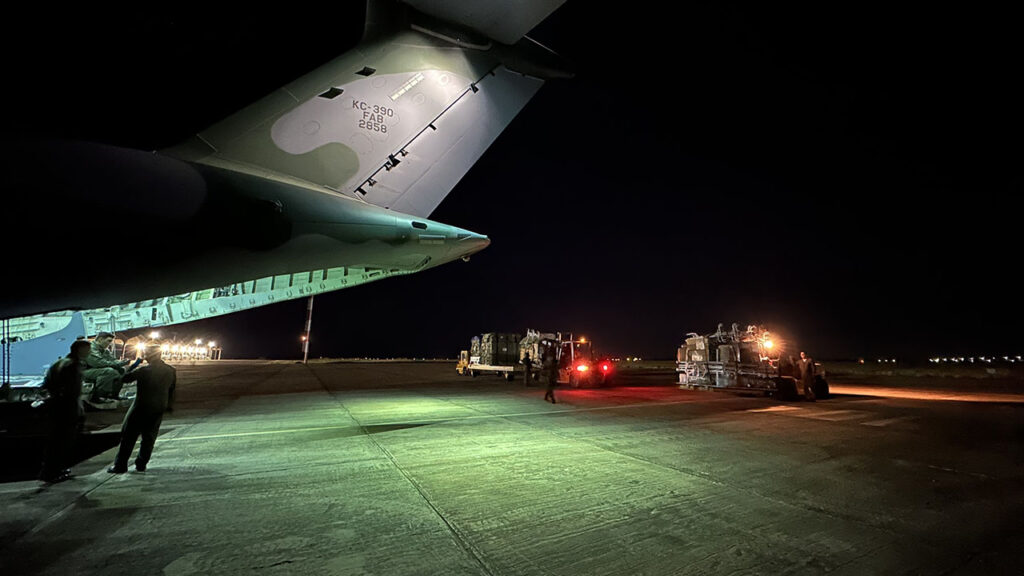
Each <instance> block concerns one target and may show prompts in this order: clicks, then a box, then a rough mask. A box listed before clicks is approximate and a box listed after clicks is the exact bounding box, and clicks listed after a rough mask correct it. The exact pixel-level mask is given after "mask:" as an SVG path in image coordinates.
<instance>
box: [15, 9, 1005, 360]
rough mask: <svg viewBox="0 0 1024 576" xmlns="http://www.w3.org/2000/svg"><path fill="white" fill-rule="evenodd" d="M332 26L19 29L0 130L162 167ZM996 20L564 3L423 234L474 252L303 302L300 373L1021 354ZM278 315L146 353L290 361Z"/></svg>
mask: <svg viewBox="0 0 1024 576" xmlns="http://www.w3.org/2000/svg"><path fill="white" fill-rule="evenodd" d="M361 4H362V3H361V2H356V3H353V4H352V6H354V7H358V6H361ZM993 10H994V9H993ZM357 13H358V14H357ZM339 14H340V15H344V16H349V17H350V18H347V19H346V18H324V19H320V20H316V21H313V22H312V23H311V22H310V21H309V19H308V16H306V15H300V14H294V13H289V14H283V15H282V14H278V13H271V12H267V13H258V12H257V13H249V14H245V15H241V16H238V15H232V16H230V17H229V16H225V15H208V14H185V13H180V14H178V13H172V12H168V11H155V10H154V11H151V12H133V13H131V14H120V13H118V14H98V13H94V12H90V13H87V14H81V15H64V16H62V17H61V20H60V21H53V20H52V19H49V18H46V19H43V16H41V15H40V16H39V18H40V19H42V20H40V21H45V22H46V26H45V28H46V29H45V31H43V32H40V33H38V34H37V33H36V32H35V31H33V36H32V37H31V38H29V39H26V38H8V39H6V40H5V41H4V42H5V46H4V48H5V50H4V53H5V58H6V59H9V61H8V62H5V68H6V69H7V70H8V71H9V73H10V77H11V78H12V79H13V80H12V81H11V83H10V86H11V87H12V88H11V89H10V90H9V93H8V94H7V95H6V96H5V98H7V100H5V104H6V108H7V109H8V110H11V111H13V112H12V118H11V119H10V122H9V123H8V126H7V127H6V128H5V131H6V132H8V135H33V136H35V135H42V136H47V137H63V138H72V139H83V140H90V141H97V142H104V143H108V144H114V145H119V146H125V147H132V148H140V149H145V150H154V149H159V148H163V147H166V146H169V145H172V144H175V143H177V142H179V141H181V140H183V139H184V138H187V137H188V136H190V135H192V134H195V133H196V132H199V131H201V130H202V129H204V128H205V127H207V126H209V125H210V124H212V123H214V122H217V121H219V120H221V119H222V118H224V117H226V116H227V115H229V114H231V113H232V112H234V111H236V110H238V109H240V108H242V107H244V106H246V105H248V104H250V103H252V102H254V101H256V100H258V99H259V98H261V97H262V96H264V95H266V94H267V93H269V92H270V91H272V90H274V89H276V88H278V87H280V86H282V85H284V84H286V83H287V82H289V81H291V80H293V79H295V78H297V77H299V76H302V75H304V74H305V73H307V72H309V71H311V70H312V69H314V68H316V67H317V66H319V65H321V64H323V63H325V62H327V61H328V60H330V59H331V58H333V57H334V56H336V55H338V54H340V53H341V52H342V51H343V50H344V49H347V48H348V47H350V46H351V45H352V43H353V42H355V40H356V37H357V36H358V33H359V31H360V29H361V27H362V13H361V9H357V8H352V9H351V10H350V11H348V12H343V11H339ZM75 16H79V17H75ZM29 20H31V18H29ZM328 21H329V22H328ZM1012 21H1013V20H1012V19H1011V18H1009V15H1008V14H1004V15H1000V14H998V13H995V12H992V11H990V12H988V13H985V14H981V13H980V10H978V12H970V11H964V9H962V8H959V9H954V8H952V7H946V8H943V7H937V6H936V7H931V8H929V10H927V11H921V10H916V9H912V8H893V7H891V6H889V7H885V8H883V7H870V6H864V5H861V4H858V5H851V6H833V5H829V6H815V7H812V8H808V7H802V8H800V9H799V10H797V9H795V8H779V7H771V6H736V5H731V6H723V5H720V4H717V3H697V4H688V5H687V6H686V7H680V8H678V9H677V12H675V13H673V14H671V15H670V14H664V13H662V12H661V11H660V9H659V8H657V7H651V8H650V9H644V8H643V5H642V4H640V5H637V4H635V3H631V4H630V9H629V13H628V14H620V13H615V12H613V11H609V10H606V9H603V8H600V7H597V6H592V5H588V4H587V3H580V2H578V0H569V1H568V2H567V3H566V4H565V5H564V6H562V7H561V8H559V9H558V10H557V11H556V12H555V13H554V14H552V15H551V17H549V19H548V20H547V21H545V22H543V23H542V24H541V25H540V26H538V28H537V29H536V30H534V32H533V33H532V34H531V37H534V38H535V39H536V40H538V41H539V42H540V43H542V44H543V45H545V46H547V47H549V48H551V49H552V50H554V51H555V52H557V53H559V54H561V55H562V56H563V57H564V58H565V59H566V60H568V61H569V62H571V63H572V64H573V66H574V67H575V69H576V71H577V74H576V77H575V78H573V79H569V80H553V81H550V82H548V83H547V84H546V85H545V86H544V87H543V88H541V90H540V92H539V93H538V94H537V96H536V97H535V98H534V99H533V100H532V101H531V102H530V103H528V104H527V106H526V108H525V109H524V110H523V111H522V112H521V113H520V114H519V116H518V117H517V118H516V119H515V120H514V121H513V122H512V124H511V125H510V126H509V127H508V128H507V129H506V130H505V132H504V133H503V134H502V135H501V136H499V138H498V139H497V141H496V142H495V143H494V144H493V145H492V146H491V148H490V149H489V150H488V151H487V152H486V153H485V154H484V156H483V158H481V160H480V161H479V162H478V163H477V164H476V165H475V166H474V167H473V168H472V169H471V170H470V172H469V173H468V174H467V175H466V176H465V178H463V180H462V181H461V182H460V183H459V184H458V185H457V186H456V187H455V189H454V190H453V191H452V192H451V193H450V194H449V195H448V197H447V198H446V199H445V200H444V202H443V203H442V204H441V205H440V207H439V208H438V209H437V211H435V212H434V213H433V214H432V215H431V216H430V218H431V219H433V220H437V221H440V222H444V223H447V224H452V225H455V226H460V227H463V228H467V229H470V230H473V231H475V232H479V233H482V234H487V235H488V236H489V237H490V238H491V241H492V244H491V246H490V247H488V248H487V249H486V250H484V251H482V252H480V253H479V254H477V255H475V256H473V258H472V259H471V260H470V262H468V263H462V262H455V263H451V264H448V265H445V266H441V267H438V268H436V269H431V270H427V271H425V272H421V273H417V274H413V275H409V276H404V277H397V278H392V279H387V280H383V281H380V282H376V283H371V284H368V285H365V286H360V287H356V288H351V289H346V290H341V291H338V292H333V293H329V294H323V295H320V296H317V297H316V298H315V304H314V311H313V325H312V327H313V330H312V338H311V346H310V357H320V356H326V357H391V356H403V357H447V358H450V357H454V356H455V355H457V353H458V351H459V350H460V349H465V348H466V347H467V346H468V344H469V340H470V338H471V337H472V336H473V335H475V334H480V333H483V332H524V331H525V330H526V329H527V328H532V329H540V330H543V331H573V332H575V333H577V334H584V335H586V336H588V337H589V338H591V339H592V340H593V341H594V342H595V345H596V346H597V347H598V348H599V349H602V350H604V351H606V352H608V353H610V354H613V355H616V356H623V357H624V356H640V357H644V358H652V359H655V358H658V359H668V358H672V357H674V354H675V348H676V346H678V345H679V344H681V343H682V341H683V338H685V335H686V334H687V333H688V332H698V333H708V332H712V331H714V330H715V327H716V326H717V324H718V323H719V322H722V323H724V324H725V325H726V326H729V325H731V324H732V323H733V322H736V323H738V324H740V325H741V326H745V325H746V324H764V325H766V326H767V327H768V328H769V329H771V330H773V331H776V332H779V333H780V334H781V335H782V336H783V338H785V339H786V340H788V341H790V342H792V343H793V344H794V345H796V346H798V347H799V348H801V349H805V350H807V351H808V352H809V353H810V354H811V355H812V356H814V357H817V358H822V359H840V358H844V359H854V358H865V359H867V360H872V359H875V358H898V359H901V360H908V361H924V360H926V359H927V358H929V357H933V356H941V355H947V356H950V355H957V356H967V357H969V356H979V355H982V356H989V355H998V356H1002V355H1016V354H1021V353H1024V333H1022V330H1021V326H1022V325H1024V322H1022V321H1024V314H1022V306H1021V296H1020V292H1021V291H1020V289H1019V288H1018V287H1017V285H1016V284H1015V282H1013V281H1012V278H1013V277H1014V276H1015V274H1014V273H1013V270H1014V269H1015V268H1017V267H1018V266H1019V262H1020V261H1021V260H1022V258H1021V249H1020V246H1021V242H1020V240H1019V239H1018V237H1019V223H1018V220H1019V218H1020V214H1021V213H1022V211H1021V207H1022V206H1021V204H1022V203H1021V200H1020V188H1021V186H1020V176H1019V173H1018V172H1017V171H1015V170H1014V169H1013V166H1014V164H1013V162H1014V160H1015V157H1012V156H1011V145H1010V144H1007V143H1008V142H1013V141H1015V137H1016V135H1017V131H1016V130H1015V128H1016V126H1017V124H1018V123H1019V122H1018V120H1017V117H1018V116H1019V113H1018V112H1017V111H1016V107H1017V105H1018V104H1017V103H1018V102H1019V100H1020V99H1019V98H1018V96H1019V89H1017V88H1016V87H1015V86H1014V85H1013V84H1014V82H1013V78H1012V76H1013V74H1012V70H1014V69H1016V68H1017V66H1016V63H1015V62H1014V58H1013V56H1012V54H1015V52H1016V51H1015V50H1013V46H1012V44H1013V42H1012V39H1013V38H1014V33H1013V32H1012V31H1011V30H1010V29H1009V28H1010V22H1012ZM339 23H340V24H339ZM337 26H342V28H337ZM7 43H10V45H9V46H8V45H6V44H7ZM54 55H55V56H54ZM8 194H9V195H10V194H16V191H8ZM119 229H133V228H132V227H130V226H127V225H126V223H106V224H105V225H104V232H109V233H112V234H114V236H115V238H116V240H115V241H113V242H111V243H110V244H100V245H98V246H97V247H96V248H97V249H102V250H107V251H109V253H110V254H111V260H113V261H115V262H116V259H117V258H129V257H134V255H133V253H132V246H133V245H134V243H135V241H136V240H137V238H136V237H134V236H132V235H131V234H127V233H121V234H119V233H118V231H119ZM57 244H58V249H56V250H55V257H56V256H58V255H59V252H60V248H59V246H61V245H62V244H63V243H62V242H58V243H57ZM128 281H130V280H128ZM305 309H306V301H305V300H304V299H301V300H295V301H291V302H284V303H280V304H276V305H273V306H269V307H265V308H261V309H256V310H251V311H246V312H240V313H236V314H233V315H229V316H225V317H221V318H215V319H210V320H204V321H200V322H195V323H190V324H184V325H178V326H170V327H163V328H160V330H161V331H168V332H179V333H188V334H190V335H194V336H197V337H204V338H207V339H209V338H215V339H217V340H218V341H220V342H221V343H222V344H223V346H224V349H225V357H230V358H258V357H267V358H301V355H302V352H301V347H300V346H301V345H300V340H299V336H300V335H301V333H302V330H303V324H304V322H305Z"/></svg>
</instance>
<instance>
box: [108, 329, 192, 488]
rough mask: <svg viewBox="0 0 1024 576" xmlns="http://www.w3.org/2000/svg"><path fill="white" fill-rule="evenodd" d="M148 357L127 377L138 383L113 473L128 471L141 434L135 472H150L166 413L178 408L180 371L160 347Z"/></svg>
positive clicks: (123, 427)
mask: <svg viewBox="0 0 1024 576" xmlns="http://www.w3.org/2000/svg"><path fill="white" fill-rule="evenodd" d="M145 357H146V366H143V367H142V368H139V369H138V370H135V371H134V372H130V373H129V374H128V375H127V376H126V378H127V379H128V381H132V380H135V381H136V393H135V400H134V401H132V405H131V407H130V408H128V413H127V414H125V415H124V423H122V424H121V446H120V447H119V448H118V449H117V456H116V457H115V458H114V464H113V465H112V466H111V467H110V468H107V472H110V473H111V474H122V473H124V472H127V471H128V459H129V458H130V457H131V455H132V450H133V449H134V448H135V441H136V440H138V439H139V436H140V435H141V436H142V443H141V444H140V445H139V455H138V456H136V457H135V470H136V471H138V472H145V471H146V465H147V464H149V459H150V457H151V456H152V455H153V444H155V443H156V437H157V434H159V433H160V423H161V422H162V421H163V417H164V412H165V411H166V412H170V411H171V409H172V407H173V405H174V388H175V385H176V384H177V381H178V376H177V371H175V369H174V368H173V367H172V366H168V365H167V364H166V363H165V362H164V361H163V359H162V358H161V354H160V347H159V346H150V347H148V348H146V353H145Z"/></svg>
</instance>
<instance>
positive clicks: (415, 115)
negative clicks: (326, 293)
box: [168, 2, 561, 217]
mask: <svg viewBox="0 0 1024 576" xmlns="http://www.w3.org/2000/svg"><path fill="white" fill-rule="evenodd" d="M560 3H561V2H539V3H538V4H539V5H541V8H538V9H537V10H536V11H534V12H530V13H528V14H524V18H523V19H519V20H516V22H517V23H518V26H519V27H520V28H521V27H523V26H526V25H528V23H529V22H530V21H532V20H534V19H535V18H536V19H541V18H543V17H544V16H546V15H547V13H549V12H550V11H551V10H553V9H554V7H557V5H558V4H560ZM486 4H487V5H491V4H492V2H486ZM500 4H502V5H504V4H510V5H516V6H518V5H519V4H531V3H529V2H527V3H508V2H503V3H500ZM454 5H455V3H439V4H437V5H436V6H435V7H437V8H438V9H439V10H440V11H434V12H431V15H437V16H438V17H448V16H451V15H448V14H445V13H444V12H445V10H441V9H442V8H446V7H447V8H448V9H451V8H453V7H454ZM474 6H475V4H474ZM423 8H424V9H425V8H427V7H426V6H424V7H423ZM471 12H472V14H469V15H468V16H467V15H463V16H466V18H469V17H470V16H473V15H474V14H476V15H477V16H479V15H480V13H479V12H478V11H477V9H476V8H474V10H473V11H471ZM498 13H499V12H495V13H494V14H498ZM452 17H454V16H452ZM460 18H461V17H460ZM466 18H461V20H459V21H456V22H455V23H454V25H457V26H466V25H468V23H469V22H470V20H472V18H470V19H469V20H467V19H466ZM414 20H415V19H414ZM398 21H399V22H404V24H401V26H399V27H397V28H394V29H391V30H390V31H389V32H386V33H381V32H380V31H377V32H376V33H375V34H372V35H368V37H367V38H364V40H363V42H361V43H360V44H359V45H358V46H356V47H355V48H354V49H353V50H351V51H350V52H348V53H346V54H345V55H343V56H341V57H339V58H337V59H335V60H333V61H331V62H330V63H328V64H326V65H324V66H322V67H321V68H319V69H317V70H315V71H313V72H311V73H310V74H307V75H306V76H304V77H302V78H300V79H298V80H296V81H295V82H293V83H291V84H289V85H287V86H285V87H283V88H281V89H280V90H278V91H276V92H274V93H273V94H271V95H269V96H267V97H266V98H264V99H263V100H260V101H259V102H257V103H255V104H253V105H251V106H249V107H247V108H246V109H244V110H242V111H241V112H239V113H237V114H235V115H233V116H231V117H229V118H228V119H226V120H224V121H223V122H220V123H218V124H216V125H214V126H212V127H210V128H209V129H207V130H205V131H203V132H201V133H200V134H199V135H198V138H197V139H196V140H195V141H193V142H190V143H187V144H186V145H182V146H179V147H177V148H175V149H171V150H169V151H168V152H169V153H171V154H173V155H176V156H178V157H179V158H182V159H185V160H190V161H196V162H200V163H206V164H210V165H215V166H219V167H221V168H227V169H231V170H236V171H241V172H246V173H250V174H254V175H258V176H261V177H266V178H272V179H280V180H287V181H289V182H292V183H296V184H300V185H305V186H309V187H317V188H322V189H326V190H330V191H333V192H337V193H340V194H343V195H345V196H348V197H350V198H355V199H359V200H362V201H365V202H368V203H371V204H375V205H377V206H381V207H385V208H390V209H393V210H396V211H399V212H403V213H407V214H411V215H415V216H421V217H426V216H429V215H430V213H431V212H432V211H433V210H434V209H435V208H436V207H437V206H438V204H440V202H441V201H442V200H443V199H444V197H445V196H446V195H447V194H448V193H449V192H450V191H451V189H452V188H453V187H454V186H455V184H457V183H458V182H459V180H460V179H461V178H462V177H463V176H464V175H465V174H466V172H467V171H468V170H469V168H470V167H471V166H472V165H473V164H474V163H475V162H476V161H477V160H478V159H479V158H480V156H481V155H482V154H483V153H484V151H486V149H487V147H488V146H490V144H491V143H492V142H494V140H495V139H496V138H497V137H498V135H499V134H500V133H501V131H502V130H503V129H504V128H505V127H506V126H507V125H508V124H509V122H511V121H512V119H513V118H514V117H515V115H516V114H517V113H518V112H519V111H520V110H521V109H522V108H523V106H525V105H526V103H527V102H528V101H529V100H530V98H532V97H533V95H534V94H536V92H537V90H538V89H539V88H540V87H541V85H542V84H543V80H542V79H541V78H540V77H537V76H541V75H543V74H544V71H545V70H551V67H550V61H547V57H548V56H550V55H549V54H542V53H541V52H539V51H537V50H536V46H533V45H528V44H527V45H523V46H520V47H516V46H512V47H510V46H500V47H497V48H494V49H492V48H491V46H490V44H489V43H488V42H489V41H488V40H487V38H484V44H483V45H481V44H480V43H472V42H471V43H466V42H464V41H462V40H459V39H455V38H452V37H451V36H452V34H453V33H452V32H451V31H450V30H449V29H448V28H446V27H445V26H447V25H448V24H449V23H448V22H440V21H438V23H434V22H433V21H423V20H422V19H420V20H415V21H414V22H412V23H410V20H409V19H405V20H401V19H399V20H398ZM538 21H539V20H538ZM417 22H418V23H417ZM431 26H433V27H434V28H433V29H432V28H431ZM485 28H486V27H485ZM517 30H518V29H517ZM520 32H521V30H520V31H515V32H514V31H513V29H512V28H509V29H507V30H501V31H500V33H501V34H514V33H520ZM488 34H499V32H498V31H490V32H488ZM520 35H521V34H520ZM505 62H508V63H509V65H510V66H514V67H515V69H516V70H517V71H518V72H513V71H511V69H510V68H509V67H507V66H505V65H504V63H505ZM531 63H533V64H534V65H531ZM531 70H533V71H537V72H538V73H537V75H536V76H534V75H526V74H525V73H524V71H531Z"/></svg>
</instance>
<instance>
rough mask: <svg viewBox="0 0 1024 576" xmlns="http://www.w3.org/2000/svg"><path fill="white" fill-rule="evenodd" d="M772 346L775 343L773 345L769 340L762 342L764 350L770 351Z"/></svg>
mask: <svg viewBox="0 0 1024 576" xmlns="http://www.w3.org/2000/svg"><path fill="white" fill-rule="evenodd" d="M772 346H775V343H774V342H772V341H771V340H765V341H764V347H765V348H767V349H769V350H771V349H772Z"/></svg>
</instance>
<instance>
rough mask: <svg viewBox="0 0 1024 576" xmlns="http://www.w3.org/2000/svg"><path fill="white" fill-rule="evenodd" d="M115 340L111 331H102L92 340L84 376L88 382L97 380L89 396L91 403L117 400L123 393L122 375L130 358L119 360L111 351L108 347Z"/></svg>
mask: <svg viewBox="0 0 1024 576" xmlns="http://www.w3.org/2000/svg"><path fill="white" fill-rule="evenodd" d="M113 340H114V335H113V334H111V333H110V332H100V333H99V334H97V335H96V339H95V340H93V341H92V349H91V351H90V352H89V357H88V358H86V359H85V372H84V373H83V377H84V379H85V381H87V382H95V384H94V385H93V389H92V395H91V396H90V398H89V402H91V403H96V404H99V403H102V402H105V401H107V400H111V399H112V400H117V397H118V395H119V394H120V393H121V386H122V383H123V382H122V380H121V377H122V376H124V373H125V365H127V364H128V362H129V361H128V360H118V359H117V358H115V357H114V355H113V354H111V353H110V350H108V347H109V346H110V343H111V342H112V341H113Z"/></svg>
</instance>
